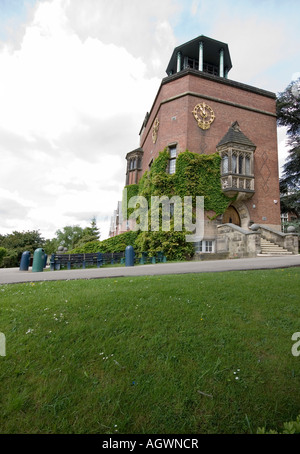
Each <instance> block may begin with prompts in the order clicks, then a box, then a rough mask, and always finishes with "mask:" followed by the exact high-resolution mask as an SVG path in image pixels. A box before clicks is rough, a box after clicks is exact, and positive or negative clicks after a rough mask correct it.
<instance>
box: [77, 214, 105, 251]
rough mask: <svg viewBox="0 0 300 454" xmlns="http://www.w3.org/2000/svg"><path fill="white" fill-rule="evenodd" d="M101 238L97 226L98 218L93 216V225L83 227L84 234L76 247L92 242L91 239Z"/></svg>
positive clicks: (97, 239)
mask: <svg viewBox="0 0 300 454" xmlns="http://www.w3.org/2000/svg"><path fill="white" fill-rule="evenodd" d="M99 239H100V230H99V228H98V227H97V222H96V218H95V217H93V218H92V219H91V226H90V227H86V228H85V229H83V236H82V238H81V239H80V240H79V241H78V243H77V244H76V247H81V246H83V245H84V244H86V243H90V242H91V241H99Z"/></svg>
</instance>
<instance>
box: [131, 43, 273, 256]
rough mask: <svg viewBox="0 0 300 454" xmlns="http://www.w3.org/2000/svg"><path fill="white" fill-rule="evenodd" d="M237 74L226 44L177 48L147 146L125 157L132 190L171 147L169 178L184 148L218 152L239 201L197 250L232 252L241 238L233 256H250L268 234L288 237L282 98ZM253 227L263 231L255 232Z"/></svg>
mask: <svg viewBox="0 0 300 454" xmlns="http://www.w3.org/2000/svg"><path fill="white" fill-rule="evenodd" d="M231 68H232V63H231V58H230V53H229V49H228V46H227V44H225V43H222V42H219V41H216V40H213V39H210V38H208V37H205V36H199V37H197V38H196V39H193V40H192V41H189V42H187V43H185V44H183V45H180V46H178V47H177V48H175V49H174V51H173V54H172V56H171V59H170V61H169V64H168V66H167V70H166V72H167V77H165V78H164V79H162V81H161V84H160V87H159V89H158V92H157V95H156V97H155V99H154V102H153V105H152V107H151V109H150V111H149V112H147V114H146V116H145V119H144V122H143V124H142V127H141V130H140V147H139V148H138V149H136V150H133V151H131V152H129V153H127V155H126V161H127V169H126V182H125V184H126V185H130V184H134V183H137V182H138V181H139V179H140V178H141V176H142V175H143V174H144V172H145V171H147V170H149V169H150V167H151V164H152V162H153V160H154V159H155V158H157V157H158V154H159V152H160V151H162V150H164V149H165V148H167V149H168V150H169V153H170V158H169V165H168V167H167V169H166V171H167V172H169V173H174V172H176V158H177V157H178V155H179V153H181V152H184V151H185V150H189V151H190V152H194V153H199V154H213V153H216V152H218V153H219V154H220V156H221V158H222V161H221V169H220V180H221V187H222V190H223V192H224V193H225V194H226V195H228V197H229V198H232V197H233V196H236V197H235V201H234V202H230V200H229V199H228V200H229V206H228V208H227V211H226V212H225V213H224V214H223V216H221V217H219V218H217V219H216V220H215V221H214V222H212V221H208V220H207V219H206V223H205V237H204V241H203V242H201V243H202V244H200V245H198V251H199V252H203V253H205V252H214V253H222V252H226V253H229V252H230V251H229V249H230V248H231V249H232V246H230V244H231V241H230V237H231V236H233V237H234V236H235V237H237V236H239V235H240V241H239V240H237V244H238V243H239V246H237V245H235V249H237V252H234V251H231V252H232V255H239V256H245V255H249V250H250V249H253V247H254V249H255V251H256V252H255V254H252V255H256V253H257V251H258V249H259V246H258V243H259V242H258V237H257V235H258V234H260V235H261V233H262V230H261V229H264V231H268V235H267V236H270V235H271V233H270V232H273V233H274V235H275V237H276V233H275V232H280V231H281V220H280V196H279V176H278V152H277V123H276V95H275V94H274V93H271V92H269V91H266V90H263V89H260V88H256V87H252V86H249V85H245V84H243V83H240V82H236V81H233V80H230V78H229V73H230V69H231ZM199 195H201V194H199ZM253 224H254V225H259V226H260V228H259V229H257V228H256V229H250V227H251V226H252V225H253ZM222 226H223V228H222ZM225 226H226V228H225ZM250 234H253V235H254V236H255V235H256V237H255V239H254V236H251V235H250ZM247 235H248V237H247ZM250 237H251V240H250ZM275 237H274V238H275ZM249 241H250V242H251V241H252V242H254V243H253V244H254V246H253V245H252V246H251V247H250V246H249V245H248V246H247V243H248V242H249ZM249 244H250V243H249ZM207 245H209V246H208V247H207ZM229 255H230V254H229Z"/></svg>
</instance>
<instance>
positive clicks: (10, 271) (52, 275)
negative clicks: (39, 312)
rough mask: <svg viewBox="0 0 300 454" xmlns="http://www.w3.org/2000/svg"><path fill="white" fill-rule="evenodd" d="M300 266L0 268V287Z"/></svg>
mask: <svg viewBox="0 0 300 454" xmlns="http://www.w3.org/2000/svg"><path fill="white" fill-rule="evenodd" d="M293 266H300V255H290V256H286V257H285V256H278V257H256V258H252V259H231V260H205V261H199V262H198V261H197V262H196V261H192V262H181V263H180V262H177V263H162V264H156V265H139V266H132V267H125V266H122V267H112V268H90V269H85V270H83V269H76V270H60V271H48V270H45V271H43V272H34V273H33V272H32V271H31V268H29V270H28V271H20V270H19V268H1V269H0V284H12V283H18V282H37V281H58V280H71V279H99V278H105V277H123V276H154V275H162V274H185V273H208V272H213V273H214V272H220V271H239V270H255V269H256V270H257V269H270V268H288V267H293Z"/></svg>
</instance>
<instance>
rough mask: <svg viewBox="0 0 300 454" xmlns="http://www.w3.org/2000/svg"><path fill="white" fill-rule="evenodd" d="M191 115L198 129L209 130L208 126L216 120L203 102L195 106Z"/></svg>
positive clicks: (212, 112) (209, 108)
mask: <svg viewBox="0 0 300 454" xmlns="http://www.w3.org/2000/svg"><path fill="white" fill-rule="evenodd" d="M193 115H194V117H195V120H196V121H197V123H198V126H199V128H201V129H209V128H210V125H211V124H212V122H213V121H214V119H215V118H216V116H215V114H214V111H213V110H212V108H211V107H209V106H208V105H207V104H205V102H202V103H200V104H197V105H196V106H195V107H194V110H193Z"/></svg>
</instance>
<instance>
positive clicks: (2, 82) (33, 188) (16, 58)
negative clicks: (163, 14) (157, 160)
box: [0, 0, 170, 237]
mask: <svg viewBox="0 0 300 454" xmlns="http://www.w3.org/2000/svg"><path fill="white" fill-rule="evenodd" d="M72 3H73V2H72ZM81 5H82V3H81ZM89 5H91V2H89ZM71 6H72V4H71V3H69V2H65V1H63V0H53V1H48V2H43V3H40V4H39V6H38V8H37V9H36V12H35V15H34V18H33V20H32V22H31V23H29V24H28V25H27V27H26V30H25V33H24V36H23V38H22V41H21V43H20V46H18V47H17V48H15V49H12V48H8V47H4V48H3V49H2V51H1V52H0V66H1V68H2V70H1V73H0V99H1V107H0V125H1V129H0V150H1V154H2V165H1V169H0V181H1V182H2V184H1V186H2V187H5V188H6V189H7V190H8V191H12V192H11V194H12V196H11V200H12V203H13V204H14V205H12V206H14V207H17V206H18V205H17V204H18V203H19V204H20V205H22V203H24V206H28V207H30V205H31V208H28V209H27V210H26V212H25V211H24V210H23V211H22V210H20V217H19V218H18V216H17V211H16V208H14V211H13V212H12V215H11V217H10V218H11V219H10V222H7V221H4V217H3V216H2V217H1V225H0V231H2V232H4V233H7V232H9V231H10V230H11V228H12V223H14V227H13V228H14V229H17V230H24V229H25V230H26V229H37V228H39V229H41V230H42V232H43V234H44V235H45V236H48V237H50V236H52V235H53V234H54V232H55V230H56V229H57V228H61V227H63V226H64V225H66V223H67V224H70V223H71V224H72V223H76V221H77V220H80V221H81V224H82V225H87V224H88V223H89V221H90V218H91V217H92V216H93V215H95V216H97V214H98V213H99V217H101V219H106V218H107V217H109V216H110V215H111V214H112V212H113V210H114V209H115V207H116V204H117V201H118V199H119V198H120V196H121V193H122V188H123V186H124V182H125V155H126V153H127V152H128V151H130V150H131V149H134V148H135V147H136V146H138V131H139V128H140V125H141V123H142V121H143V118H144V115H145V111H146V109H147V108H149V107H150V106H151V104H152V100H153V97H154V95H155V93H156V90H157V87H158V85H159V82H160V81H159V79H157V78H155V77H149V74H147V68H146V64H145V63H144V62H143V61H142V60H141V58H138V57H134V56H133V55H132V54H130V53H129V52H128V50H127V49H125V47H121V46H118V45H116V44H113V43H110V44H109V43H103V42H102V41H101V40H100V39H99V38H98V37H90V36H86V37H85V39H84V40H83V39H81V38H80V37H79V36H78V35H77V33H76V32H75V31H74V29H73V26H72V23H71V21H70V19H69V18H68V16H67V14H66V12H67V11H69V9H68V8H70V7H71ZM83 10H85V8H83ZM85 11H86V12H88V13H89V8H86V10H85ZM96 11H98V12H99V13H101V11H102V8H99V6H98V8H97V9H96ZM91 17H93V15H91ZM161 27H162V30H167V32H170V28H168V24H167V23H164V24H162V25H161ZM21 194H22V196H24V197H25V198H26V201H27V203H25V202H26V201H24V200H22V198H21ZM8 200H10V196H9V194H6V196H5V201H4V202H3V207H5V213H6V214H7V217H9V213H8V211H7V210H8V206H9V204H8ZM3 210H4V208H3ZM70 213H71V215H70ZM76 213H78V215H77V214H76ZM82 213H86V216H87V218H86V219H84V218H83V216H82ZM90 213H92V214H91V215H90ZM108 224H109V222H108V220H106V221H105V225H104V224H103V225H102V233H103V237H105V236H107V233H108ZM100 228H101V225H100Z"/></svg>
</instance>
